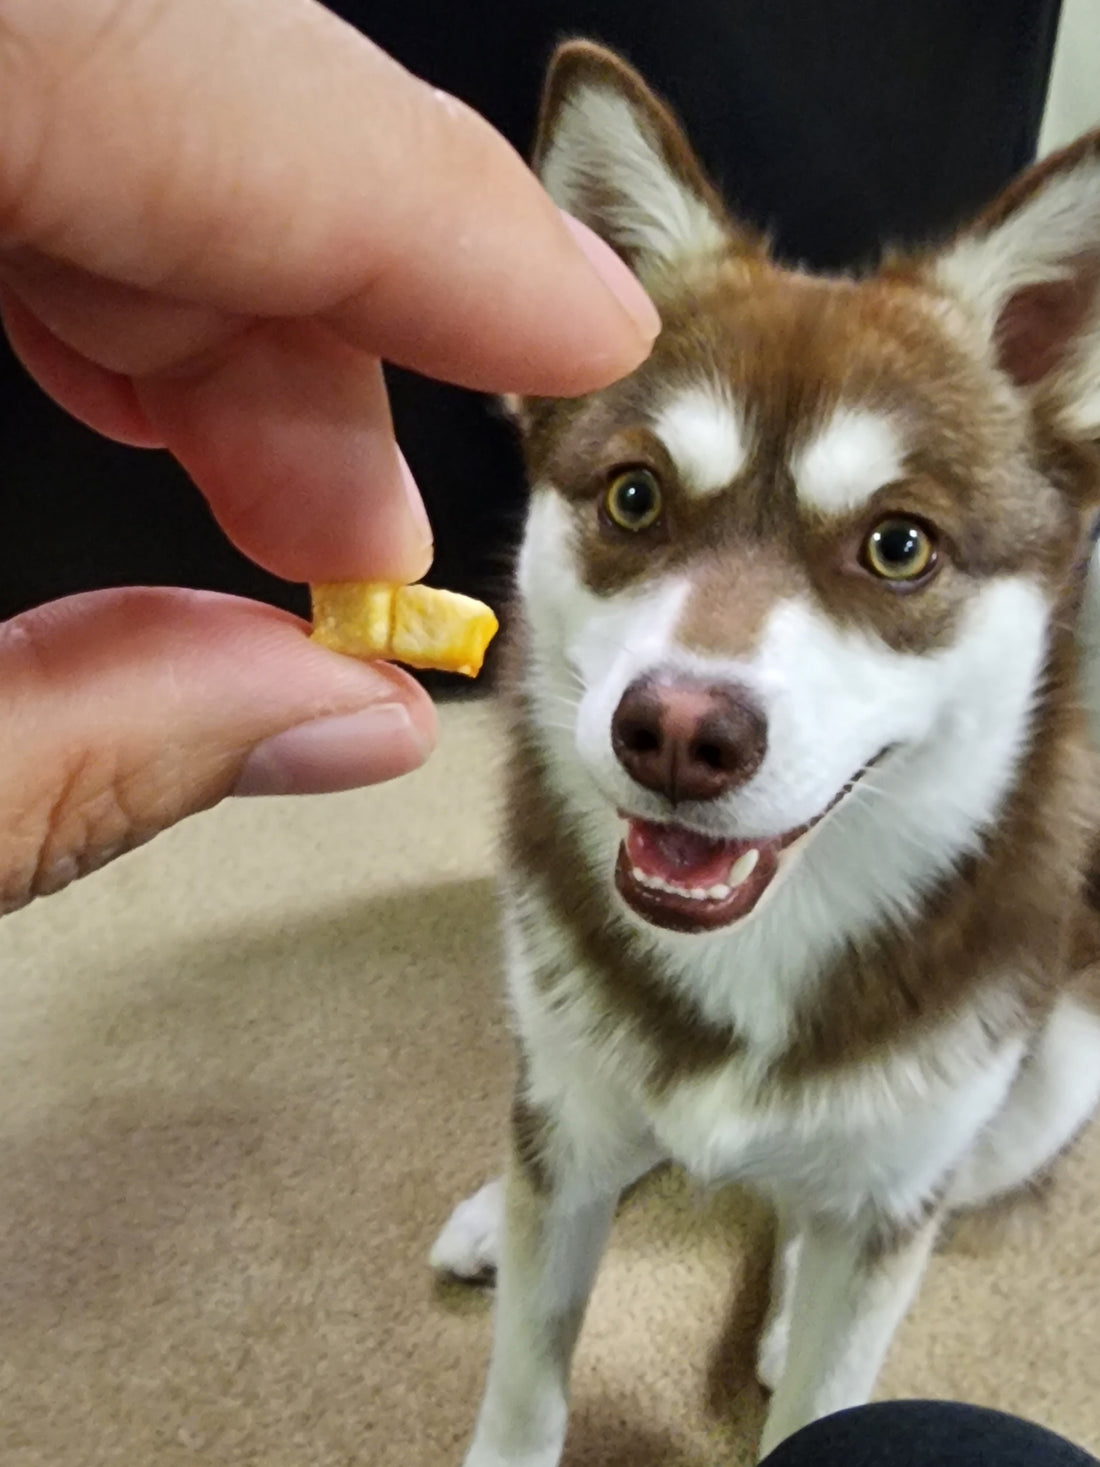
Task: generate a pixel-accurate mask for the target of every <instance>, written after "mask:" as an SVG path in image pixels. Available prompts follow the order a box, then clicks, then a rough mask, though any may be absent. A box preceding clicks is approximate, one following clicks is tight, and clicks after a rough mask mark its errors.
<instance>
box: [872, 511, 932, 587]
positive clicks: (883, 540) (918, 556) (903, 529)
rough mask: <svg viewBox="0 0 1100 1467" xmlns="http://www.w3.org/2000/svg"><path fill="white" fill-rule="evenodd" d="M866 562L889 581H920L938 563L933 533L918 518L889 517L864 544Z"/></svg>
mask: <svg viewBox="0 0 1100 1467" xmlns="http://www.w3.org/2000/svg"><path fill="white" fill-rule="evenodd" d="M862 558H863V564H864V565H865V566H866V567H867V569H868V570H869V571H871V572H872V574H873V575H876V576H881V577H882V579H883V580H885V581H917V580H919V579H920V578H921V576H923V575H927V573H928V572H929V571H930V570H931V569H932V567H933V565H935V563H936V546H935V542H934V541H933V539H932V536H931V535H930V534H929V533H928V531H927V530H926V529H925V528H924V526H923V525H919V524H917V523H916V521H915V520H905V519H889V520H883V521H882V522H881V524H878V525H876V526H875V528H874V529H873V530H872V531H871V533H870V534H869V535H868V536H867V539H866V540H865V541H864V543H863V557H862Z"/></svg>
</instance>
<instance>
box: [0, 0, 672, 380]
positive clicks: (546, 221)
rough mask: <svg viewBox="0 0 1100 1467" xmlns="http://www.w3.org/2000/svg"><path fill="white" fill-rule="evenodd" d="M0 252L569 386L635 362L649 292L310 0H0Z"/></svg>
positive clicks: (435, 359)
mask: <svg viewBox="0 0 1100 1467" xmlns="http://www.w3.org/2000/svg"><path fill="white" fill-rule="evenodd" d="M0 42H2V43H3V44H0V246H3V245H8V246H9V247H10V246H15V245H26V246H30V247H32V248H35V249H38V250H40V251H43V252H45V253H47V254H49V255H52V256H53V257H55V258H58V259H62V260H65V261H68V262H69V263H71V264H74V265H77V266H79V267H80V268H81V269H83V270H86V271H90V272H92V273H93V274H96V275H101V276H107V277H109V278H110V279H113V280H116V281H119V282H122V283H125V284H129V285H134V286H138V287H141V288H142V289H144V290H148V291H153V292H157V293H160V294H167V295H170V296H172V297H174V298H176V299H178V300H185V301H190V302H196V303H201V304H203V305H206V306H212V307H214V308H216V309H218V310H221V311H226V312H230V313H233V314H241V315H247V316H257V315H259V316H280V315H307V314H320V315H323V316H324V317H325V318H326V319H327V320H328V322H329V323H330V324H331V325H333V326H334V327H335V328H336V329H337V330H338V331H339V332H340V333H341V334H342V335H344V336H345V337H346V338H347V339H349V340H351V341H353V342H354V343H355V344H357V345H359V346H362V347H365V348H367V349H368V350H370V351H371V352H372V353H376V354H378V355H380V356H383V357H386V358H388V359H389V360H391V361H394V362H398V363H400V364H401V365H404V366H410V367H414V368H416V369H418V370H420V371H423V372H427V373H429V374H432V375H436V376H440V377H443V378H446V379H448V380H451V381H455V382H459V383H461V384H463V385H466V386H472V387H478V388H482V389H486V390H491V391H514V392H523V393H538V394H547V395H550V394H563V395H570V394H574V393H579V392H583V391H588V390H592V389H595V388H597V387H600V386H604V385H606V384H607V383H608V382H610V381H613V380H615V379H616V378H617V377H620V376H622V375H624V374H625V373H626V372H628V371H630V370H632V369H633V367H635V366H637V365H638V364H639V362H640V361H641V360H642V359H643V358H644V357H645V355H646V354H647V352H648V350H649V346H650V344H651V341H652V338H653V336H654V335H655V333H656V330H657V328H658V321H657V316H656V312H655V311H654V309H653V307H652V306H651V305H650V304H649V301H648V298H647V297H646V296H645V295H644V292H643V291H642V289H641V286H640V285H638V283H637V282H636V281H635V280H634V278H633V276H631V275H630V273H629V272H628V271H627V269H626V267H625V265H623V264H622V263H621V262H620V261H619V260H618V259H617V258H616V257H614V256H613V255H612V254H611V252H610V251H609V250H608V249H607V248H606V246H604V245H602V244H601V243H600V242H599V241H597V240H595V237H594V236H588V235H586V234H581V235H580V239H581V244H580V247H578V233H577V232H576V231H575V230H573V229H571V228H570V226H569V224H568V223H567V221H566V220H565V219H564V218H563V216H562V215H561V214H560V213H559V211H558V210H557V209H556V208H555V206H554V205H553V203H552V202H551V201H550V199H549V198H548V197H547V195H546V194H545V193H544V191H543V190H542V188H541V187H540V185H539V184H538V182H537V181H536V180H535V178H534V177H533V175H532V174H531V173H530V172H529V171H528V170H527V168H526V167H525V166H524V164H523V163H522V161H521V160H520V158H519V157H518V156H517V154H516V153H515V152H514V151H513V150H512V149H511V147H510V146H509V145H508V144H507V143H506V142H505V141H504V139H503V138H501V137H500V135H499V134H498V133H496V132H495V131H494V130H493V129H492V128H491V127H490V126H489V124H488V123H487V122H485V121H484V120H483V119H482V118H480V117H479V116H477V114H475V113H474V112H472V111H471V110H470V109H469V108H467V107H465V106H464V105H462V104H461V103H459V102H457V101H455V100H454V99H453V98H450V97H446V96H444V95H443V94H441V93H438V92H434V91H432V89H431V88H430V87H428V86H427V85H425V84H424V83H423V82H420V81H418V80H417V79H416V78H414V77H412V76H411V75H410V74H409V73H408V72H406V71H405V70H404V69H403V68H402V67H400V66H399V65H398V64H397V63H396V62H395V61H393V60H392V59H391V58H390V57H388V56H386V55H385V53H383V52H382V51H380V50H379V49H378V48H377V47H376V46H374V45H372V44H371V43H370V42H369V41H367V40H366V39H364V38H363V37H362V36H360V35H359V34H358V33H357V32H356V31H354V30H353V29H351V28H350V27H349V26H347V25H345V24H344V23H343V22H341V21H340V20H338V19H337V18H336V17H335V16H333V15H332V14H331V13H330V12H328V11H327V10H325V9H323V8H322V7H321V6H320V5H318V4H315V3H313V0H216V3H214V0H208V3H205V4H196V3H195V0H124V3H121V4H120V3H119V0H54V3H51V4H50V5H42V4H41V0H9V3H8V4H6V5H5V7H4V14H3V18H2V22H0Z"/></svg>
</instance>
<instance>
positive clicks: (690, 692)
mask: <svg viewBox="0 0 1100 1467" xmlns="http://www.w3.org/2000/svg"><path fill="white" fill-rule="evenodd" d="M611 746H612V748H613V749H614V750H615V755H616V757H617V758H618V760H619V762H620V764H621V765H622V766H623V768H624V769H625V770H626V772H627V773H628V774H629V775H630V777H631V778H632V779H635V780H637V781H638V783H639V784H641V785H644V786H645V787H646V789H649V790H656V791H657V793H658V794H661V795H667V796H668V798H669V799H670V800H673V801H678V800H714V799H717V797H718V796H719V795H724V794H725V793H726V791H727V790H731V789H736V788H737V786H738V785H742V784H747V783H748V781H749V780H750V779H751V778H752V777H753V775H754V774H755V773H756V771H757V770H758V769H759V768H760V766H761V764H762V763H763V762H764V754H765V752H766V751H767V747H768V728H767V724H766V723H765V721H764V715H763V714H762V713H761V712H760V710H759V708H757V706H756V704H755V703H754V702H753V701H752V699H751V698H750V697H749V694H748V692H747V691H746V690H745V689H743V688H737V687H721V686H719V687H705V686H700V685H699V684H697V683H689V682H679V681H673V680H657V679H651V678H640V679H639V680H638V681H637V682H633V683H631V685H630V686H629V687H628V688H627V690H626V692H625V693H624V694H623V696H622V698H621V700H620V702H619V706H618V708H616V709H615V716H614V717H613V718H612V720H611Z"/></svg>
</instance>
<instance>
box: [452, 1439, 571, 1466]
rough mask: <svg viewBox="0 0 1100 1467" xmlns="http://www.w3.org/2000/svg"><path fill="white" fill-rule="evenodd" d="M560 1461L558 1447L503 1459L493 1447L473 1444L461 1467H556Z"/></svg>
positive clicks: (559, 1449)
mask: <svg viewBox="0 0 1100 1467" xmlns="http://www.w3.org/2000/svg"><path fill="white" fill-rule="evenodd" d="M560 1461H561V1448H560V1447H547V1448H545V1449H543V1450H542V1451H535V1452H524V1453H523V1454H522V1455H521V1456H518V1457H515V1456H512V1457H505V1456H502V1455H501V1453H500V1452H498V1451H497V1450H496V1448H495V1447H481V1446H478V1444H477V1443H476V1442H475V1443H474V1445H473V1446H472V1447H471V1448H470V1450H469V1452H468V1453H467V1456H466V1460H465V1462H464V1463H463V1467H558V1463H559V1462H560Z"/></svg>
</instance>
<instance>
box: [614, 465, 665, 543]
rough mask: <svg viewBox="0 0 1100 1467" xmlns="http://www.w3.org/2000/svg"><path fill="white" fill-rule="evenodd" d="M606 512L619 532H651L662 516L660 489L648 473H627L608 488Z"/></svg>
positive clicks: (641, 471)
mask: <svg viewBox="0 0 1100 1467" xmlns="http://www.w3.org/2000/svg"><path fill="white" fill-rule="evenodd" d="M604 510H605V512H606V514H607V517H608V519H609V520H610V521H611V523H612V524H613V525H617V526H618V528H619V529H620V530H631V531H634V532H635V533H636V532H637V531H639V530H648V529H649V528H650V527H651V526H652V525H655V524H656V523H657V521H658V519H660V516H661V486H660V484H658V482H657V476H656V474H653V473H650V471H649V469H624V470H623V471H622V472H621V473H618V474H616V475H615V477H614V478H613V479H612V480H611V483H610V484H609V485H608V486H607V494H606V496H605V497H604Z"/></svg>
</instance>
